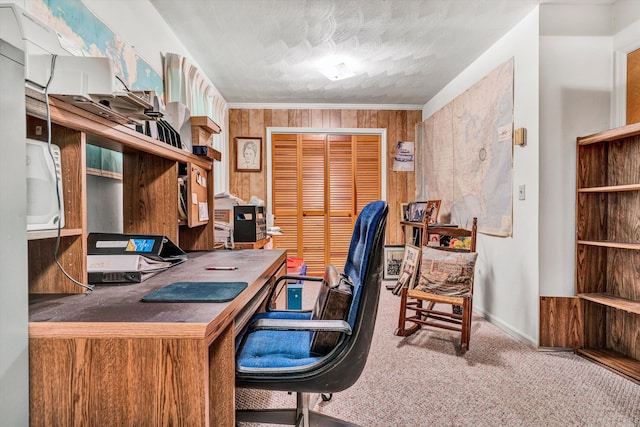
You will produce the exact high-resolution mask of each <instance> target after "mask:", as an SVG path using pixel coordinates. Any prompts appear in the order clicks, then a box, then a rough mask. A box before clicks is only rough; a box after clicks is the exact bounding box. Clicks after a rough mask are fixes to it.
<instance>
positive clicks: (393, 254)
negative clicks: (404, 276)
mask: <svg viewBox="0 0 640 427" xmlns="http://www.w3.org/2000/svg"><path fill="white" fill-rule="evenodd" d="M403 256H404V245H386V246H385V247H384V258H383V263H384V264H383V270H382V279H383V280H394V279H398V278H399V277H400V266H401V264H402V257H403Z"/></svg>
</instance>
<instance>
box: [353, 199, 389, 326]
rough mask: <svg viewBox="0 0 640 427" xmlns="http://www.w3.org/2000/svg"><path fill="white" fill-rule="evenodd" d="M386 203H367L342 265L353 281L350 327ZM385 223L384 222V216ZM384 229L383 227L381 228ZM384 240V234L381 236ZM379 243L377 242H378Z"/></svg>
mask: <svg viewBox="0 0 640 427" xmlns="http://www.w3.org/2000/svg"><path fill="white" fill-rule="evenodd" d="M385 207H386V203H385V202H383V201H381V200H378V201H375V202H371V203H369V204H367V205H366V206H365V207H364V208H363V209H362V211H360V214H359V215H358V219H357V220H356V224H355V226H354V228H353V234H352V236H351V244H350V245H349V253H348V255H347V260H346V262H345V265H344V273H345V274H346V275H347V276H349V278H350V279H351V281H352V282H353V302H352V305H351V309H350V310H349V317H348V318H347V322H349V325H350V326H351V329H353V328H354V327H355V320H356V314H357V312H358V305H359V302H360V293H361V292H362V286H363V285H364V284H365V280H366V274H367V267H368V265H367V261H368V260H369V259H370V253H369V252H370V251H373V250H375V249H376V248H374V247H373V246H374V243H376V242H375V237H376V236H375V234H376V229H378V224H379V222H380V217H381V216H382V215H383V214H385V215H386V208H385ZM384 220H385V224H386V218H385V219H384ZM383 230H384V228H383ZM382 238H383V240H384V235H383V236H382ZM378 243H379V242H378Z"/></svg>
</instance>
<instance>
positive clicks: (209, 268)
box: [207, 267, 238, 270]
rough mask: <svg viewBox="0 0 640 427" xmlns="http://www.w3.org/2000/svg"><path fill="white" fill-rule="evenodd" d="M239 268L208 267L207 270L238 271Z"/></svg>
mask: <svg viewBox="0 0 640 427" xmlns="http://www.w3.org/2000/svg"><path fill="white" fill-rule="evenodd" d="M237 269H238V267H207V270H237Z"/></svg>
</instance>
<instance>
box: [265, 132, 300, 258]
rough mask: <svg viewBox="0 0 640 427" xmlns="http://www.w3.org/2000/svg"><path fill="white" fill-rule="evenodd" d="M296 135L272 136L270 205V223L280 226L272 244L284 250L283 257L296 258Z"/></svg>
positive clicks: (297, 212) (297, 187) (297, 195)
mask: <svg viewBox="0 0 640 427" xmlns="http://www.w3.org/2000/svg"><path fill="white" fill-rule="evenodd" d="M297 138H298V136H297V135H289V134H284V135H280V134H278V135H275V134H274V135H272V144H273V145H272V146H273V150H272V153H273V154H272V157H273V159H272V164H273V173H272V175H271V176H272V179H273V182H272V188H273V194H272V206H273V214H274V216H275V222H274V224H275V225H277V226H278V227H280V228H281V229H282V235H281V236H275V238H274V247H276V248H279V249H286V250H287V256H289V257H299V256H301V255H302V254H301V253H300V254H298V224H299V223H300V220H301V218H302V212H300V210H299V206H298V205H299V204H300V195H299V191H300V187H299V185H298V183H299V182H300V179H298V178H299V175H298V174H299V171H298V169H299V168H298V139H297Z"/></svg>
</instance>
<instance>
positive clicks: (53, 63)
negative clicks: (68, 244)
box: [44, 55, 93, 291]
mask: <svg viewBox="0 0 640 427" xmlns="http://www.w3.org/2000/svg"><path fill="white" fill-rule="evenodd" d="M57 57H58V55H52V56H51V75H50V76H49V80H48V81H47V84H46V86H45V87H44V102H45V106H46V108H47V146H48V148H49V156H51V160H52V161H53V164H54V165H55V163H56V161H55V157H54V156H53V150H52V149H51V110H50V107H49V85H50V84H51V80H53V73H54V71H55V68H56V58H57ZM57 180H58V175H57V173H56V195H57V199H58V234H57V236H56V245H55V249H54V250H53V259H54V260H55V262H56V264H57V265H58V268H59V269H60V271H62V273H63V274H64V275H65V276H66V277H67V279H69V280H71V281H72V282H73V283H75V284H76V285H78V286H80V287H83V288H85V289H87V290H89V291H93V286H91V285H87V284H84V283H82V282H79V281H78V280H76V279H74V278H73V277H71V275H70V274H69V273H67V272H66V270H65V269H64V267H62V264H60V261H59V260H58V251H59V250H60V233H61V225H62V221H61V218H62V209H63V207H62V195H61V194H60V186H59V185H58V182H57Z"/></svg>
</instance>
